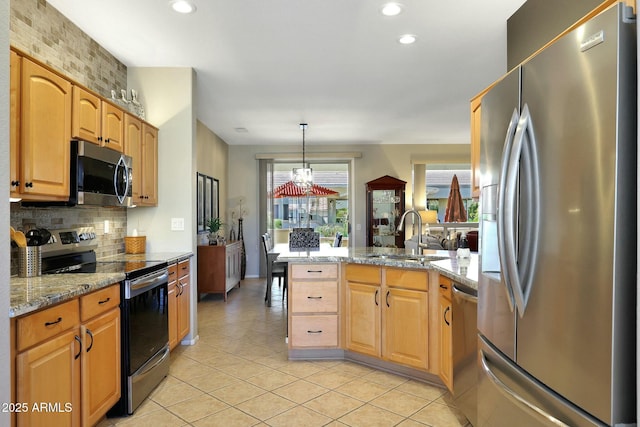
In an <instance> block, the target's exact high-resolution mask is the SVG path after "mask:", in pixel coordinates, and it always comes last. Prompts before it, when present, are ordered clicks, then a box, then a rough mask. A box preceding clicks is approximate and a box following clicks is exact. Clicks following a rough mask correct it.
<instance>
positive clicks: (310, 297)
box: [307, 296, 322, 299]
mask: <svg viewBox="0 0 640 427" xmlns="http://www.w3.org/2000/svg"><path fill="white" fill-rule="evenodd" d="M307 299H322V297H312V296H308V297H307Z"/></svg>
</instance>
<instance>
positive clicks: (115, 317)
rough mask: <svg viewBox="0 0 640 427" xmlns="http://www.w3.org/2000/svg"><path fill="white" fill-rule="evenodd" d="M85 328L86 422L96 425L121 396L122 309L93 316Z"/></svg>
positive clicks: (88, 424)
mask: <svg viewBox="0 0 640 427" xmlns="http://www.w3.org/2000/svg"><path fill="white" fill-rule="evenodd" d="M81 331H82V342H83V344H84V345H83V349H82V420H83V422H82V424H83V425H85V426H90V425H95V424H96V423H97V422H98V421H99V420H100V418H102V416H103V415H104V414H106V413H107V411H108V410H109V409H110V408H111V407H112V406H113V405H114V404H115V403H116V402H117V401H118V400H119V399H120V381H121V378H120V363H121V362H120V309H119V308H115V309H112V310H110V311H108V312H106V313H105V314H103V315H101V316H98V317H96V318H94V319H93V320H90V321H89V322H87V323H85V324H83V325H82V327H81Z"/></svg>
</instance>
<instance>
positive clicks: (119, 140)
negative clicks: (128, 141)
mask: <svg viewBox="0 0 640 427" xmlns="http://www.w3.org/2000/svg"><path fill="white" fill-rule="evenodd" d="M102 144H103V145H104V146H105V147H109V148H111V149H112V150H115V151H118V152H120V153H122V152H124V112H123V111H122V110H121V109H119V108H118V107H116V106H114V105H111V104H109V103H108V102H103V103H102Z"/></svg>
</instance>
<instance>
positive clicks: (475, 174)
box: [471, 92, 485, 199]
mask: <svg viewBox="0 0 640 427" xmlns="http://www.w3.org/2000/svg"><path fill="white" fill-rule="evenodd" d="M484 94H485V92H482V93H480V94H478V95H477V96H476V97H475V98H473V99H472V100H471V195H472V197H473V198H474V199H477V198H478V197H480V124H481V113H482V96H483V95H484Z"/></svg>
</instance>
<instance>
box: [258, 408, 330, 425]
mask: <svg viewBox="0 0 640 427" xmlns="http://www.w3.org/2000/svg"><path fill="white" fill-rule="evenodd" d="M331 421H332V420H331V418H329V417H325V416H324V415H322V414H319V413H317V412H315V411H312V410H311V409H308V408H305V407H303V406H296V407H295V408H293V409H290V410H288V411H286V412H283V413H282V414H280V415H276V416H275V417H273V418H270V419H268V420H267V423H268V425H270V426H272V427H300V426H305V427H320V426H326V425H331Z"/></svg>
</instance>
